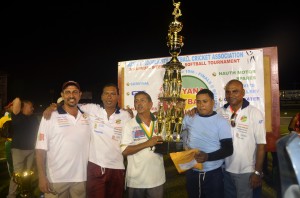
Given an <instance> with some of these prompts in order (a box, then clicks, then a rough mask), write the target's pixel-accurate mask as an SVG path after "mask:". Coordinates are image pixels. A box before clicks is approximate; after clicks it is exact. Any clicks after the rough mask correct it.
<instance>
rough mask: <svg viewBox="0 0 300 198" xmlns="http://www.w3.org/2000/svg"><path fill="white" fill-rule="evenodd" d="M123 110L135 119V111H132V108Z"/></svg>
mask: <svg viewBox="0 0 300 198" xmlns="http://www.w3.org/2000/svg"><path fill="white" fill-rule="evenodd" d="M123 110H124V111H127V112H128V113H129V115H130V117H131V118H133V117H134V115H133V111H132V109H130V107H129V106H127V107H126V109H125V108H123Z"/></svg>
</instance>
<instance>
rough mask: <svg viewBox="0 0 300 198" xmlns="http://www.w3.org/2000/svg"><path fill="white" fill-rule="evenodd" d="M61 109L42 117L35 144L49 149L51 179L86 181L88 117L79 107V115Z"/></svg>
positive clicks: (88, 140)
mask: <svg viewBox="0 0 300 198" xmlns="http://www.w3.org/2000/svg"><path fill="white" fill-rule="evenodd" d="M61 110H62V108H61ZM58 111H59V112H61V111H60V110H59V109H58ZM58 111H54V112H53V113H52V115H51V118H50V120H46V119H44V118H42V120H41V123H40V126H39V131H38V136H37V141H36V146H35V148H36V149H42V150H46V151H47V162H46V167H47V168H46V171H47V177H48V179H49V181H50V182H52V183H58V182H82V181H86V180H87V162H88V153H89V142H90V124H89V120H88V117H87V116H86V115H84V114H82V113H81V112H80V111H78V115H77V117H76V118H75V117H74V116H72V115H70V114H68V113H66V112H65V111H64V110H62V111H63V112H61V113H58Z"/></svg>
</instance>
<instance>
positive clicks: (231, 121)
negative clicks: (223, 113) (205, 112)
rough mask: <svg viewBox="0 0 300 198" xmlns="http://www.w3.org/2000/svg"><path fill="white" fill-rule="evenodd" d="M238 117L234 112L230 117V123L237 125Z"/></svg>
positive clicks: (233, 125)
mask: <svg viewBox="0 0 300 198" xmlns="http://www.w3.org/2000/svg"><path fill="white" fill-rule="evenodd" d="M236 117H237V114H236V113H233V114H232V115H231V118H230V124H231V126H232V127H235V126H236V123H235V120H236Z"/></svg>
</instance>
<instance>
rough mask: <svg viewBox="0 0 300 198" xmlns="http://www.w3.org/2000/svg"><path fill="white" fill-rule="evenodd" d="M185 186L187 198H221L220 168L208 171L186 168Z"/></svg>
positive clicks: (221, 173) (222, 185) (222, 194)
mask: <svg viewBox="0 0 300 198" xmlns="http://www.w3.org/2000/svg"><path fill="white" fill-rule="evenodd" d="M186 188H187V192H188V196H189V198H222V197H224V183H223V172H222V168H221V167H220V168H217V169H215V170H212V171H208V172H198V171H195V170H188V171H187V172H186Z"/></svg>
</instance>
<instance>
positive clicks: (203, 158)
mask: <svg viewBox="0 0 300 198" xmlns="http://www.w3.org/2000/svg"><path fill="white" fill-rule="evenodd" d="M207 159H208V155H207V153H204V152H203V151H199V153H197V154H195V160H196V161H197V162H198V163H203V162H206V161H207Z"/></svg>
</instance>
